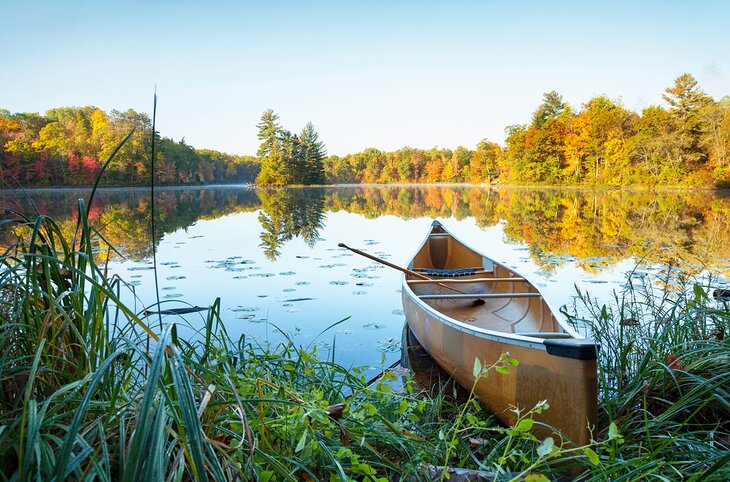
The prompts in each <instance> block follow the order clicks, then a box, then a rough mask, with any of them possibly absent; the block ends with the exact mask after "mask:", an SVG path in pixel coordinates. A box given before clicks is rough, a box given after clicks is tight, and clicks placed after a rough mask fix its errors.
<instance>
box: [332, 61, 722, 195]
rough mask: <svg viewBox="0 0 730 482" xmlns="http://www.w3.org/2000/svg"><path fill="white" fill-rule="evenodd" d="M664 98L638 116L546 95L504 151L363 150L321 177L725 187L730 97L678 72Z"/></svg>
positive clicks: (485, 146) (611, 103)
mask: <svg viewBox="0 0 730 482" xmlns="http://www.w3.org/2000/svg"><path fill="white" fill-rule="evenodd" d="M663 98H664V100H665V101H666V102H667V104H668V106H669V109H666V108H664V107H661V106H656V105H654V106H649V107H647V108H645V109H644V110H643V111H642V112H641V114H637V113H635V112H632V111H630V110H628V109H626V108H625V107H623V106H622V105H621V103H620V102H619V101H615V100H612V99H609V98H608V97H605V96H598V97H595V98H593V99H590V100H589V101H588V102H586V103H585V104H583V105H582V106H581V108H580V109H579V110H577V111H576V110H574V109H573V108H572V107H571V106H569V105H568V104H566V103H565V102H564V101H563V98H562V96H561V95H560V94H558V93H557V92H555V91H551V92H547V93H546V94H545V95H544V99H543V102H542V103H541V104H540V105H539V106H538V107H537V109H536V110H535V112H534V114H533V116H532V119H531V123H530V124H526V125H524V124H523V125H513V126H508V127H507V128H506V129H505V131H506V134H507V136H506V140H505V146H504V147H500V146H499V145H498V144H495V143H493V142H489V141H488V140H486V139H485V140H483V141H481V142H480V143H479V145H478V146H477V149H476V150H473V151H472V150H468V149H466V148H464V147H458V148H456V149H455V150H451V149H438V148H433V149H428V150H426V149H414V148H410V147H404V148H402V149H400V150H398V151H394V152H383V151H379V150H377V149H373V148H369V149H365V150H364V151H362V152H359V153H355V154H348V155H346V156H342V157H339V156H329V157H328V158H326V159H325V172H326V175H327V178H328V180H329V181H330V182H335V183H393V182H418V183H438V182H469V183H493V184H515V185H520V184H522V185H526V184H544V185H548V184H549V185H586V186H626V185H645V186H659V185H692V186H712V185H715V186H722V187H727V186H730V97H724V98H723V99H722V100H721V101H719V102H717V101H714V100H713V99H712V98H711V97H710V96H708V95H706V94H705V93H704V92H703V91H702V90H701V89H700V88H699V86H698V85H697V81H696V79H695V78H694V77H693V76H692V75H690V74H683V75H681V76H679V77H678V78H677V79H676V80H675V82H674V85H672V86H670V87H668V88H667V89H666V90H665V93H664V95H663Z"/></svg>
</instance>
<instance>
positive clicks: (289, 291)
mask: <svg viewBox="0 0 730 482" xmlns="http://www.w3.org/2000/svg"><path fill="white" fill-rule="evenodd" d="M281 291H283V292H284V293H291V292H292V291H296V289H294V288H284V289H283V290H281Z"/></svg>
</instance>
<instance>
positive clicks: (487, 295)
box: [418, 293, 542, 300]
mask: <svg viewBox="0 0 730 482" xmlns="http://www.w3.org/2000/svg"><path fill="white" fill-rule="evenodd" d="M541 296H542V295H541V294H540V293H466V294H458V295H457V294H453V295H450V294H449V295H419V296H418V297H419V298H421V299H422V300H450V299H462V298H480V299H484V298H540V297H541Z"/></svg>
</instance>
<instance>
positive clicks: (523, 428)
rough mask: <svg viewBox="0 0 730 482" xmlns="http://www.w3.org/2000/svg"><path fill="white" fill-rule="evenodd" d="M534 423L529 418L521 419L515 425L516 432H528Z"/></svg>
mask: <svg viewBox="0 0 730 482" xmlns="http://www.w3.org/2000/svg"><path fill="white" fill-rule="evenodd" d="M534 423H535V422H533V421H532V419H531V418H523V419H522V420H520V421H519V422H518V423H517V430H519V431H520V432H529V431H530V429H531V428H532V426H533V425H534Z"/></svg>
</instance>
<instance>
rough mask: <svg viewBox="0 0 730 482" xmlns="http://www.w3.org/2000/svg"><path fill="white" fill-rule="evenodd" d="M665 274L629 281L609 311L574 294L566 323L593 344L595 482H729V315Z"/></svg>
mask: <svg viewBox="0 0 730 482" xmlns="http://www.w3.org/2000/svg"><path fill="white" fill-rule="evenodd" d="M666 276H667V278H665V279H662V280H656V279H652V278H649V277H647V276H632V277H631V278H630V279H629V286H628V289H627V290H626V291H625V292H624V293H622V294H617V295H616V296H615V299H614V302H613V303H612V304H609V305H606V304H602V303H599V302H597V301H596V300H595V299H592V298H591V297H590V295H589V294H588V293H585V292H578V296H577V298H576V299H577V303H578V305H579V306H578V309H577V310H576V311H575V312H574V314H573V317H572V319H573V320H574V321H576V322H582V323H584V324H586V325H587V326H588V329H589V331H590V334H591V335H592V337H593V338H594V339H595V340H596V341H597V342H598V343H600V345H601V351H600V354H599V371H598V375H599V389H600V394H599V424H598V425H599V427H598V428H599V430H598V432H597V433H596V439H597V440H600V439H608V440H609V441H611V443H609V444H608V445H606V446H605V447H603V450H601V451H600V452H599V453H600V459H594V462H595V463H596V466H595V467H592V468H591V467H590V466H588V467H587V468H588V469H590V471H591V472H590V473H591V475H592V477H591V478H593V479H595V480H643V479H654V480H685V479H686V480H730V451H729V450H730V338H729V337H730V312H728V311H727V307H726V306H723V304H722V303H719V302H717V301H715V300H713V299H712V298H711V297H710V296H709V295H708V293H711V292H712V291H713V290H712V289H711V288H710V287H709V286H708V285H707V283H708V281H705V282H704V283H703V282H701V281H700V280H690V279H685V278H683V276H682V275H681V274H680V273H674V274H672V273H670V274H667V275H666ZM657 282H658V283H657ZM657 284H659V285H660V288H658V287H657ZM703 284H704V285H703ZM662 287H663V288H662ZM577 313H581V315H580V316H579V315H577Z"/></svg>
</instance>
